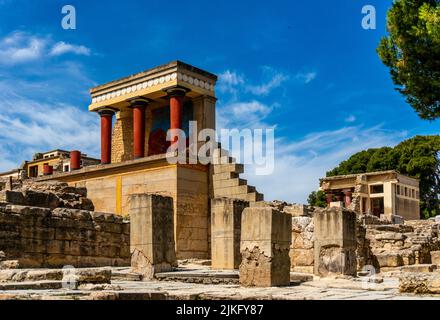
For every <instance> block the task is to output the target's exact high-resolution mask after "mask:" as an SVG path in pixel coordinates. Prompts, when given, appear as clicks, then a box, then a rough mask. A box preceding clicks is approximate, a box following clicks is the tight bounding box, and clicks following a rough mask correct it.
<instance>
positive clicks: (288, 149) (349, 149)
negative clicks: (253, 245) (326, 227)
mask: <svg viewBox="0 0 440 320" xmlns="http://www.w3.org/2000/svg"><path fill="white" fill-rule="evenodd" d="M406 135H407V132H405V131H390V130H384V129H383V126H382V125H377V126H373V127H363V126H351V127H341V128H338V129H335V130H329V131H317V132H312V133H310V134H308V135H306V136H304V137H303V138H300V139H297V140H296V141H289V140H288V139H286V138H280V137H278V138H277V139H276V142H275V167H274V168H275V169H274V172H273V173H272V174H271V175H267V176H261V175H255V173H254V172H255V170H254V168H253V166H247V168H246V171H245V177H246V178H248V179H249V182H250V184H252V185H256V186H257V189H258V191H260V192H263V193H264V194H265V198H266V199H267V200H274V199H278V200H284V201H290V202H296V203H306V201H307V196H308V194H309V193H310V192H311V191H313V190H316V189H317V188H318V182H319V178H322V177H324V176H325V173H326V172H327V171H329V170H331V169H332V168H334V167H335V166H337V165H338V164H339V163H340V162H341V161H342V160H346V159H347V158H348V157H349V156H350V155H352V154H354V153H356V152H358V151H361V150H364V149H368V148H375V147H382V146H393V145H395V144H397V143H398V142H400V141H401V140H402V139H404V138H405V137H406ZM275 136H276V131H275Z"/></svg>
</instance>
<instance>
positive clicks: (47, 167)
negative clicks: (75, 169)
mask: <svg viewBox="0 0 440 320" xmlns="http://www.w3.org/2000/svg"><path fill="white" fill-rule="evenodd" d="M51 174H53V166H50V165H48V164H44V165H43V175H45V176H50V175H51Z"/></svg>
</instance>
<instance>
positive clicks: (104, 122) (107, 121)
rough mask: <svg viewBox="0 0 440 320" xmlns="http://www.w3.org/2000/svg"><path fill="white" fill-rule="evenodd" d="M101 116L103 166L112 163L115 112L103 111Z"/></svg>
mask: <svg viewBox="0 0 440 320" xmlns="http://www.w3.org/2000/svg"><path fill="white" fill-rule="evenodd" d="M99 114H100V115H101V164H108V163H111V157H112V118H113V115H114V114H115V112H114V111H113V110H107V109H106V110H102V111H100V112H99Z"/></svg>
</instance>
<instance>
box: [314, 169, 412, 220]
mask: <svg viewBox="0 0 440 320" xmlns="http://www.w3.org/2000/svg"><path fill="white" fill-rule="evenodd" d="M320 189H321V190H322V191H324V192H325V194H326V197H327V203H328V204H329V205H330V204H331V203H332V202H339V203H341V202H342V204H343V205H344V206H346V207H348V206H349V205H350V204H351V203H352V201H353V200H354V198H355V197H356V201H357V202H358V205H357V206H356V208H357V209H356V210H357V211H358V212H359V213H370V214H373V215H375V216H378V217H380V216H381V215H385V217H387V218H392V216H393V215H397V216H402V217H403V218H404V219H405V220H414V219H420V190H419V180H418V179H415V178H410V177H408V176H405V175H402V174H400V173H398V172H396V171H394V170H391V171H379V172H369V173H362V174H350V175H341V176H334V177H327V178H323V179H321V180H320Z"/></svg>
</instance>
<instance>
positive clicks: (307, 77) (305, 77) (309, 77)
mask: <svg viewBox="0 0 440 320" xmlns="http://www.w3.org/2000/svg"><path fill="white" fill-rule="evenodd" d="M317 75H318V73H317V72H306V73H297V74H296V76H295V78H296V79H297V80H300V81H302V82H304V83H305V84H308V83H310V82H312V81H313V80H315V78H316V76H317Z"/></svg>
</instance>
